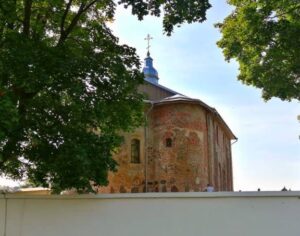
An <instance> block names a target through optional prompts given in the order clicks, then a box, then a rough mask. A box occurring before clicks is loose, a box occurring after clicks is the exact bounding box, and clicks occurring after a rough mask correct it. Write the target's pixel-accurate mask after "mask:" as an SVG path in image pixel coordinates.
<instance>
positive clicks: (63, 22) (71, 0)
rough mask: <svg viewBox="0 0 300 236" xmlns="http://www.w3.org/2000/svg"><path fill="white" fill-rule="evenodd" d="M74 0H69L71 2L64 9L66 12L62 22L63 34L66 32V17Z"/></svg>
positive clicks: (61, 32) (61, 30) (61, 29)
mask: <svg viewBox="0 0 300 236" xmlns="http://www.w3.org/2000/svg"><path fill="white" fill-rule="evenodd" d="M72 2H73V0H69V2H68V3H67V6H66V9H65V11H64V14H63V16H62V18H61V23H60V34H61V35H62V34H63V33H64V30H65V29H64V28H65V21H66V17H67V15H68V12H69V10H70V7H71V5H72Z"/></svg>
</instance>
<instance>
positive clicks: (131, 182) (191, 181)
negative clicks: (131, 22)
mask: <svg viewBox="0 0 300 236" xmlns="http://www.w3.org/2000/svg"><path fill="white" fill-rule="evenodd" d="M148 39H149V37H148ZM148 42H149V41H148ZM148 49H149V44H148ZM143 72H144V75H145V82H144V84H143V85H142V86H140V88H139V91H140V92H141V93H144V94H146V95H147V96H148V100H147V101H145V113H144V114H145V120H147V122H146V124H145V126H141V127H139V128H137V129H136V130H135V131H133V132H132V133H124V134H122V135H123V136H124V143H123V144H122V146H121V147H120V148H119V151H118V152H117V153H115V154H114V159H115V160H116V161H117V162H118V164H119V165H118V168H117V171H116V172H113V173H110V174H109V178H108V180H109V185H108V186H107V187H101V188H100V190H99V192H101V193H125V192H126V193H141V192H197V191H204V190H205V189H206V186H207V184H211V185H212V186H213V187H214V189H215V191H232V190H233V184H232V178H233V177H232V157H231V140H236V137H235V136H234V134H233V133H232V132H231V130H230V129H229V127H228V126H227V125H226V123H225V122H224V120H223V119H222V118H221V116H220V115H219V113H218V112H217V111H216V110H215V109H214V108H212V107H210V106H208V105H207V104H205V103H204V102H202V101H201V100H199V99H193V98H190V97H187V96H184V95H182V94H180V93H178V92H175V91H173V90H171V89H169V88H167V87H164V86H162V85H160V84H159V83H158V81H159V77H158V73H157V70H156V69H154V67H153V59H152V58H151V57H150V53H149V52H148V53H147V57H146V58H145V67H144V69H143Z"/></svg>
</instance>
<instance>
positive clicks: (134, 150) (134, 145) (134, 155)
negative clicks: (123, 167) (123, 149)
mask: <svg viewBox="0 0 300 236" xmlns="http://www.w3.org/2000/svg"><path fill="white" fill-rule="evenodd" d="M140 162H141V161H140V140H138V139H132V140H131V163H140Z"/></svg>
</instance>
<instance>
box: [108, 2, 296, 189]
mask: <svg viewBox="0 0 300 236" xmlns="http://www.w3.org/2000/svg"><path fill="white" fill-rule="evenodd" d="M211 3H212V5H213V7H212V8H211V9H210V10H209V11H208V16H207V18H208V20H207V21H206V22H205V23H202V24H200V23H198V24H191V25H188V24H185V25H182V26H181V27H180V28H175V31H174V33H173V35H172V36H171V37H167V36H165V35H164V34H163V31H162V19H161V18H154V17H146V18H145V20H144V21H141V22H140V21H138V20H137V19H136V17H134V16H131V14H130V9H127V10H125V9H123V8H119V9H118V12H117V15H116V20H115V22H114V23H113V24H112V29H113V32H114V33H115V35H116V36H118V37H119V38H120V43H125V44H128V45H130V46H132V47H135V48H136V49H137V54H138V55H139V56H140V58H141V60H143V58H144V57H145V55H146V45H147V43H146V41H145V40H144V38H145V37H146V35H147V34H148V33H149V34H151V36H152V37H153V38H154V39H153V40H152V42H151V45H152V46H151V49H150V52H151V56H152V57H153V59H154V66H155V68H156V69H157V70H158V73H159V78H160V81H159V83H160V84H162V85H164V86H167V87H169V88H171V89H173V90H175V91H178V92H180V93H182V94H185V95H187V96H190V97H194V98H199V99H201V100H202V101H204V102H205V103H207V104H208V105H210V106H212V107H215V108H216V109H217V110H218V111H219V113H220V114H221V115H222V117H223V118H224V120H225V121H226V122H227V124H228V125H229V126H230V127H231V129H232V130H233V132H234V133H235V135H236V136H237V137H238V139H239V140H238V142H237V143H235V144H234V145H233V146H232V150H233V168H234V187H235V190H240V189H241V190H256V189H257V188H258V187H259V188H261V189H262V190H280V189H282V188H283V186H286V187H287V188H291V189H292V190H300V171H299V170H300V140H299V138H298V136H299V135H300V124H299V123H298V121H297V115H298V114H300V103H299V102H297V101H293V102H283V101H281V100H279V99H275V98H274V99H271V100H270V101H268V102H264V101H263V100H262V98H261V91H260V90H259V89H256V88H254V87H250V86H246V85H243V84H242V83H241V82H239V81H237V79H236V77H237V75H238V64H237V63H236V62H235V61H232V62H230V63H227V62H225V61H224V57H223V55H222V51H221V49H219V48H218V47H217V46H216V42H217V41H218V39H219V38H220V37H221V34H220V33H219V31H218V30H217V29H216V28H214V26H213V24H214V23H217V22H221V21H222V19H223V18H224V17H226V16H227V15H228V14H229V13H230V12H231V10H232V8H230V6H229V5H227V4H226V1H225V0H213V1H211Z"/></svg>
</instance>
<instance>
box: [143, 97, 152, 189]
mask: <svg viewBox="0 0 300 236" xmlns="http://www.w3.org/2000/svg"><path fill="white" fill-rule="evenodd" d="M147 102H150V104H151V107H150V108H149V109H148V111H147V112H146V113H145V124H144V157H145V163H144V174H145V192H146V193H147V192H148V152H147V149H148V116H149V114H150V111H151V110H152V108H153V102H152V101H147Z"/></svg>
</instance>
